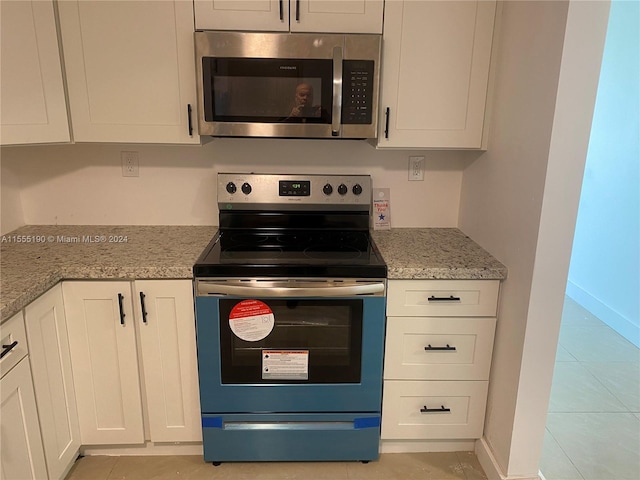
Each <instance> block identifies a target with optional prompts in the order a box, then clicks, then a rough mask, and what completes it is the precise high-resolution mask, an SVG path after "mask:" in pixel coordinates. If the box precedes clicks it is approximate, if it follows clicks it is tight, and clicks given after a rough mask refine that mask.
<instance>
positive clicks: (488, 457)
mask: <svg viewBox="0 0 640 480" xmlns="http://www.w3.org/2000/svg"><path fill="white" fill-rule="evenodd" d="M475 452H476V456H477V457H478V461H479V462H480V466H481V467H482V469H483V470H484V473H485V474H486V475H487V478H488V479H489V480H544V477H543V476H542V475H541V474H540V472H538V474H537V475H533V476H529V475H526V476H522V475H505V474H504V473H503V472H502V469H501V468H500V465H498V462H497V461H496V458H495V457H494V455H493V452H492V451H491V447H490V446H489V444H487V441H486V440H485V438H484V437H483V438H481V439H479V440H478V441H476V448H475Z"/></svg>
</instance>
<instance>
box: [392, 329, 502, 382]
mask: <svg viewBox="0 0 640 480" xmlns="http://www.w3.org/2000/svg"><path fill="white" fill-rule="evenodd" d="M495 325H496V319H495V318H489V317H485V318H446V317H445V318H432V317H429V318H421V317H389V318H388V319H387V335H386V349H385V360H384V377H385V379H391V380H488V379H489V369H490V368H491V353H492V350H493V336H494V330H495Z"/></svg>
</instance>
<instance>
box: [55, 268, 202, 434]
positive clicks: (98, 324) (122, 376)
mask: <svg viewBox="0 0 640 480" xmlns="http://www.w3.org/2000/svg"><path fill="white" fill-rule="evenodd" d="M62 288H63V292H64V300H65V307H66V312H67V320H68V327H69V345H70V350H71V361H72V365H73V373H74V378H75V389H76V398H77V402H78V417H79V421H80V430H81V439H82V444H83V445H117V444H141V443H144V441H145V440H150V441H152V442H188V441H199V440H201V429H200V423H199V415H200V406H199V396H198V380H197V368H196V348H195V325H194V314H193V293H192V284H191V280H148V281H137V282H126V281H99V282H89V281H82V282H71V281H67V282H64V283H63V285H62ZM141 293H142V295H143V296H141ZM143 302H144V308H143ZM136 330H137V332H136ZM140 372H144V373H143V374H142V375H141V374H140ZM142 386H144V387H143V388H144V389H142ZM144 413H146V414H147V415H148V418H149V438H145V429H144V421H143V419H144Z"/></svg>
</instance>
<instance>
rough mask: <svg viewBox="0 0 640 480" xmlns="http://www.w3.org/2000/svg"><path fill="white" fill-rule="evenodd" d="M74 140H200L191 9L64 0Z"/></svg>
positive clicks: (178, 4) (168, 3) (188, 5)
mask: <svg viewBox="0 0 640 480" xmlns="http://www.w3.org/2000/svg"><path fill="white" fill-rule="evenodd" d="M58 9H59V15H60V31H61V35H62V44H63V52H64V64H65V69H66V78H67V86H68V96H69V108H70V112H71V119H72V127H73V137H74V140H75V141H76V142H122V143H199V142H200V139H199V137H198V135H197V131H196V130H192V131H191V132H190V123H191V122H190V118H189V110H190V109H191V110H193V112H194V113H193V114H192V115H193V116H192V121H193V122H195V121H196V119H195V110H196V103H195V102H196V90H195V66H194V53H193V52H194V47H193V4H192V3H191V2H186V1H181V0H176V1H162V2H156V1H151V2H150V1H127V2H122V1H117V2H114V1H70V0H69V1H64V2H58Z"/></svg>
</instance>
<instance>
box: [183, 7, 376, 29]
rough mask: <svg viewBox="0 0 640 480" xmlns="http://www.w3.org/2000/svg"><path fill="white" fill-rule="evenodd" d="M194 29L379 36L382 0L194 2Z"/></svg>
mask: <svg viewBox="0 0 640 480" xmlns="http://www.w3.org/2000/svg"><path fill="white" fill-rule="evenodd" d="M194 5H195V18H196V29H197V30H250V31H271V32H288V31H291V32H316V33H318V32H321V33H382V15H383V0H342V1H336V0H246V1H245V0H194Z"/></svg>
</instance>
